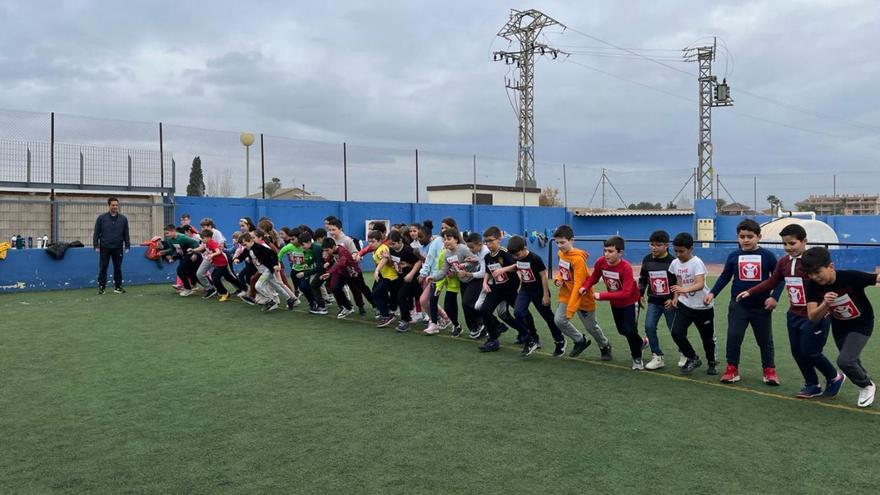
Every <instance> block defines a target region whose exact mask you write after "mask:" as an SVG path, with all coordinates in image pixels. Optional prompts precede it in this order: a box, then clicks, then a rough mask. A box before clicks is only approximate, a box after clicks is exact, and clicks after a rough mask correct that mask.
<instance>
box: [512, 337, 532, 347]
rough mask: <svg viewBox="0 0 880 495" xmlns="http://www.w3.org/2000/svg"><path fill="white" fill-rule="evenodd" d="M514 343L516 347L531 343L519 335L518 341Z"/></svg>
mask: <svg viewBox="0 0 880 495" xmlns="http://www.w3.org/2000/svg"><path fill="white" fill-rule="evenodd" d="M513 343H514V344H516V345H524V344H528V343H529V341H528V339H527V338H525V337H522V336H519V335H517V337H516V340H514V341H513Z"/></svg>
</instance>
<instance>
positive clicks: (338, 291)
mask: <svg viewBox="0 0 880 495" xmlns="http://www.w3.org/2000/svg"><path fill="white" fill-rule="evenodd" d="M348 282H349V279H348V278H347V277H343V276H336V277H333V276H331V277H330V285H329V286H328V287H329V288H330V292H331V293H332V294H333V298H334V299H336V305H337V306H339V308H340V309H342V308H344V309H349V310H350V309H352V305H351V300H350V299H349V298H348V296H346V295H345V286H346V285H347V284H348Z"/></svg>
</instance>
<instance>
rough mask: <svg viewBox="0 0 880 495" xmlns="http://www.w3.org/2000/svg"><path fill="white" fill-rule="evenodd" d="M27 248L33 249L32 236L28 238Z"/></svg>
mask: <svg viewBox="0 0 880 495" xmlns="http://www.w3.org/2000/svg"><path fill="white" fill-rule="evenodd" d="M27 247H28V249H33V248H34V237H33V236H30V235H29V236H28V243H27Z"/></svg>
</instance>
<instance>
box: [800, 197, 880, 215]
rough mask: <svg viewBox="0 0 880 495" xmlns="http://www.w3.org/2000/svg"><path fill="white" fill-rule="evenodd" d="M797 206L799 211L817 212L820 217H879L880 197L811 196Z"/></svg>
mask: <svg viewBox="0 0 880 495" xmlns="http://www.w3.org/2000/svg"><path fill="white" fill-rule="evenodd" d="M795 206H797V208H798V210H801V211H815V212H816V214H818V215H878V214H880V195H877V194H838V195H825V194H823V195H821V196H817V195H810V197H808V198H807V199H805V200H803V201H800V202H798V203H795Z"/></svg>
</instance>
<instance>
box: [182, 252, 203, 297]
mask: <svg viewBox="0 0 880 495" xmlns="http://www.w3.org/2000/svg"><path fill="white" fill-rule="evenodd" d="M191 256H192V255H189V254H185V255H183V256H182V257H181V258H180V262H178V263H177V276H178V277H180V281H181V282H183V288H184V289H187V290H189V289H192V288H193V285H194V284H196V283H197V281H198V278H197V277H196V271H197V270H198V267H199V263H201V259H202V258H201V256H197V257H196V260H195V261H193V260H192V258H191Z"/></svg>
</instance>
